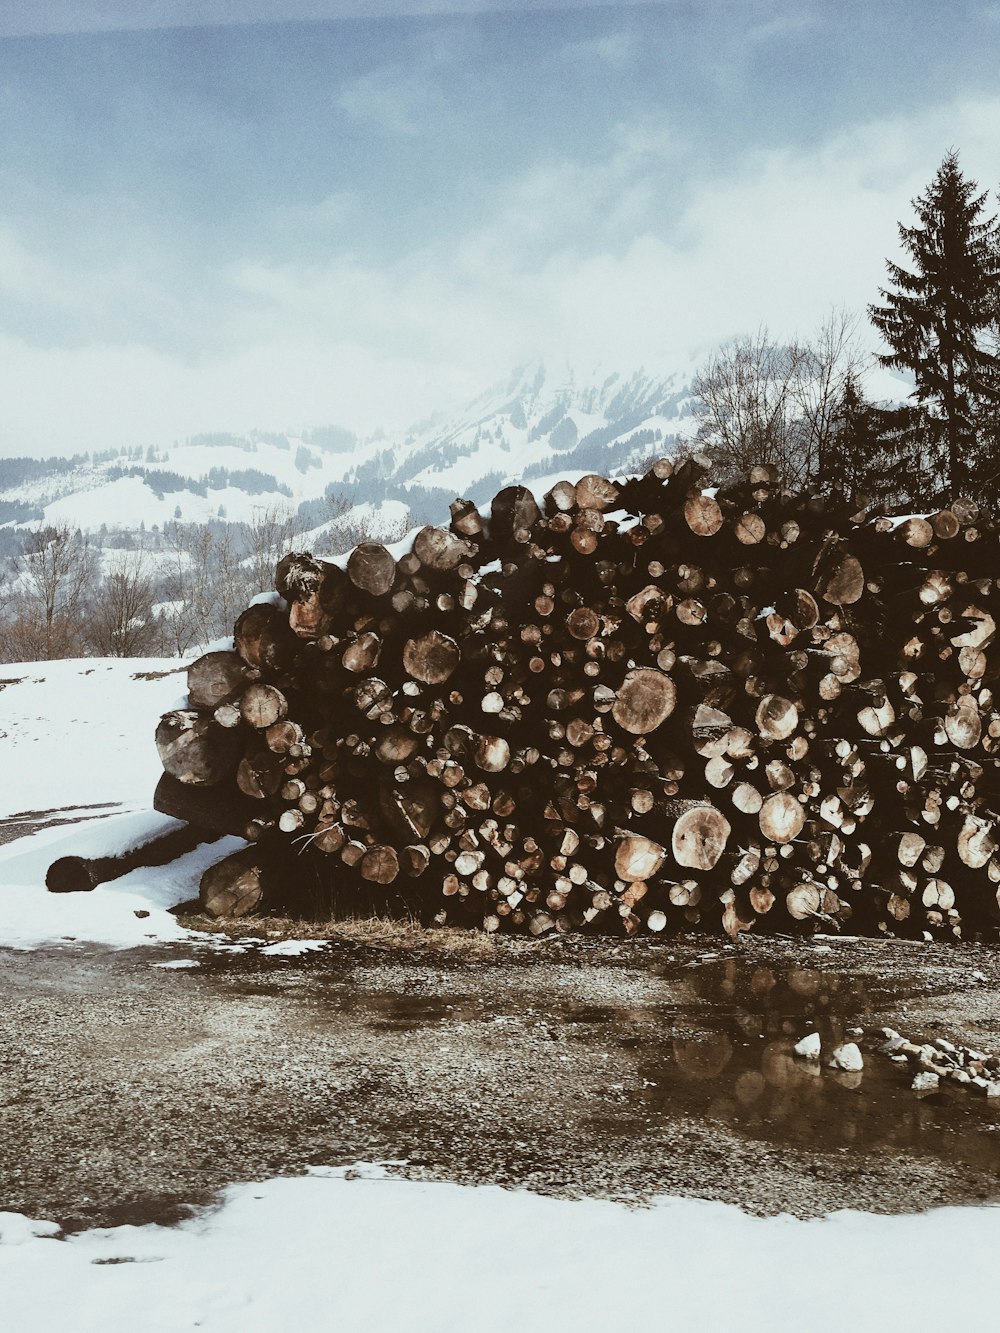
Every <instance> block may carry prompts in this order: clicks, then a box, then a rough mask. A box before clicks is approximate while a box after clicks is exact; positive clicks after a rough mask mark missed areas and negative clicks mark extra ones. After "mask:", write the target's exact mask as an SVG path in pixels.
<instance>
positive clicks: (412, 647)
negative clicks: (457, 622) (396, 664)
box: [403, 629, 461, 685]
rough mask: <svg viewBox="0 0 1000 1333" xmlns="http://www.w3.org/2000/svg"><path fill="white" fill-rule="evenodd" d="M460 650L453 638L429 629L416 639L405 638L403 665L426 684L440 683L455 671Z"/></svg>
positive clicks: (414, 676) (416, 678)
mask: <svg viewBox="0 0 1000 1333" xmlns="http://www.w3.org/2000/svg"><path fill="white" fill-rule="evenodd" d="M460 658H461V652H460V650H459V647H458V644H457V643H456V642H455V640H454V639H452V638H449V637H448V635H447V634H442V633H441V632H440V631H439V630H436V629H435V630H430V631H429V633H427V634H424V635H421V636H420V638H417V639H407V641H406V644H405V645H404V647H403V666H404V667H405V668H406V670H407V672H408V673H409V674H410V675H411V676H412V677H413V679H414V680H419V681H423V682H424V683H425V684H427V685H441V684H443V683H444V681H446V680H447V679H448V678H449V677H450V676H451V675H452V674H453V672H454V671H455V668H456V667H457V666H458V663H459V661H460Z"/></svg>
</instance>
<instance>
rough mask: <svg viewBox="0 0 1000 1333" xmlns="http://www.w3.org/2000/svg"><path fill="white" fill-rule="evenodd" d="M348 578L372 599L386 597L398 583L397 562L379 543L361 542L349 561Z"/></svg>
mask: <svg viewBox="0 0 1000 1333" xmlns="http://www.w3.org/2000/svg"><path fill="white" fill-rule="evenodd" d="M347 577H348V578H349V579H350V581H351V582H352V583H353V584H354V586H355V588H360V589H361V591H362V592H366V593H368V594H369V595H370V596H371V597H384V596H385V595H386V594H387V593H388V592H390V591H391V590H392V585H393V584H394V583H395V581H396V561H395V560H394V559H393V557H392V555H391V554H390V552H389V551H387V550H386V548H385V547H384V546H382V545H380V544H379V543H378V542H361V543H360V544H359V545H358V546H355V548H354V550H353V551H352V552H351V555H350V558H349V559H348V561H347Z"/></svg>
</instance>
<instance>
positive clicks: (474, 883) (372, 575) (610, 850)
mask: <svg viewBox="0 0 1000 1333" xmlns="http://www.w3.org/2000/svg"><path fill="white" fill-rule="evenodd" d="M705 467H706V462H705V460H704V459H701V458H699V457H697V456H696V457H694V458H686V459H683V460H675V461H674V462H671V461H669V460H661V461H660V462H657V463H656V464H655V465H654V466H653V467H652V468H651V470H650V471H649V472H647V473H646V475H645V476H642V477H636V478H632V479H629V480H627V481H624V482H621V483H613V482H611V481H608V480H606V479H605V478H602V477H598V476H589V477H585V478H583V480H581V481H579V482H577V483H576V484H572V483H570V482H568V481H563V482H559V483H558V484H557V485H556V486H554V487H553V488H552V490H551V491H549V493H548V494H547V495H546V496H545V498H544V501H543V504H542V506H541V507H540V506H539V504H538V503H537V502H536V499H535V497H534V496H533V495H532V494H531V492H530V491H528V490H526V489H524V488H522V487H510V488H508V489H506V490H503V491H501V492H500V493H499V494H498V495H497V496H496V498H495V500H494V502H493V504H492V506H491V509H490V512H489V513H483V512H480V511H479V510H478V509H477V508H476V506H474V505H473V504H471V503H469V502H468V501H462V500H457V501H455V503H454V504H453V505H452V516H451V523H450V525H449V526H448V527H447V528H445V527H441V528H433V527H426V528H423V529H421V530H420V531H419V532H417V533H416V535H415V537H414V538H413V540H412V542H410V543H407V544H406V545H407V547H408V548H409V549H406V550H405V553H403V554H401V555H394V554H393V553H392V552H390V551H389V550H387V549H386V548H385V547H383V546H380V545H378V544H375V543H371V542H366V543H363V544H362V545H360V546H358V547H357V548H356V549H355V550H354V551H353V552H352V553H351V555H350V556H349V557H348V558H346V559H344V560H342V561H339V562H331V561H323V560H318V559H315V558H313V557H312V556H311V555H308V554H293V555H289V556H286V557H285V558H284V559H283V560H282V561H281V562H280V564H279V565H278V569H277V590H278V594H279V595H276V596H274V597H272V598H271V599H270V600H268V599H264V600H261V601H259V602H258V603H257V604H255V605H252V606H251V607H249V608H248V609H247V610H246V611H245V612H244V613H243V615H241V616H240V618H239V620H238V621H237V623H236V627H235V635H234V645H235V647H234V651H231V652H213V653H210V654H208V655H207V656H205V657H202V658H201V659H199V660H198V661H196V662H195V663H194V664H193V665H192V667H191V668H190V671H189V680H188V684H189V694H190V707H189V708H187V709H184V710H181V711H177V712H173V713H169V714H167V715H166V716H165V717H164V718H163V720H162V721H161V723H160V726H159V729H158V731H157V744H158V746H159V751H160V756H161V759H162V761H163V765H164V768H165V770H166V772H167V774H168V775H169V778H168V779H166V780H165V781H166V783H167V788H168V792H167V795H166V796H165V797H164V796H163V795H162V794H161V796H160V798H159V799H158V804H159V805H160V808H163V809H166V810H167V812H168V813H182V814H184V816H185V817H186V818H188V819H189V820H191V821H192V822H197V821H198V820H199V819H204V822H206V823H212V821H213V818H215V819H218V811H220V810H226V811H230V812H231V813H230V814H229V815H228V816H227V818H229V821H230V823H231V824H232V822H233V820H235V821H236V825H237V827H238V828H239V831H241V832H242V833H243V834H244V836H245V837H246V838H247V839H249V840H250V841H251V843H252V844H254V845H253V846H251V847H250V848H249V849H248V850H247V851H246V852H243V853H240V854H238V855H237V857H236V858H231V859H230V861H228V862H223V863H221V865H220V866H218V867H216V868H214V870H213V871H212V872H210V873H209V875H207V876H206V881H205V883H203V886H202V898H203V902H204V903H205V906H206V908H207V910H210V911H214V912H218V913H223V912H239V911H246V910H251V909H253V908H255V907H257V906H259V905H260V903H261V901H262V895H264V896H265V897H266V894H267V887H266V885H265V884H263V882H262V870H261V867H262V865H263V864H264V862H265V860H266V859H267V858H270V865H271V866H272V867H273V866H274V864H275V862H276V860H277V862H278V863H281V864H284V865H285V866H286V868H287V869H288V876H287V877H290V878H294V874H295V867H296V866H298V867H299V868H300V869H301V868H302V867H303V866H305V865H307V864H308V866H309V874H310V875H311V876H313V877H315V874H316V866H317V864H321V865H322V866H323V867H328V868H329V869H328V874H327V876H326V878H327V880H328V882H329V883H330V885H331V886H335V887H337V888H338V890H339V891H340V892H343V891H345V890H346V891H352V886H354V887H355V888H357V889H358V890H361V889H363V888H365V886H369V887H370V886H382V887H386V886H393V891H397V890H399V889H400V888H401V887H402V888H403V889H404V890H405V896H408V897H409V899H410V901H411V902H417V903H419V904H420V905H421V907H422V908H423V909H425V910H426V913H427V915H428V916H429V917H432V918H433V919H435V920H438V921H445V920H448V921H451V920H470V919H475V920H478V921H481V922H482V923H483V924H484V926H485V928H486V929H487V930H490V931H492V930H497V929H499V928H501V927H521V928H524V929H526V930H529V931H531V932H532V933H533V934H535V935H541V934H543V933H545V932H548V931H553V930H554V931H558V932H566V931H570V930H575V929H579V928H583V927H592V928H598V929H615V930H618V931H624V932H626V933H628V934H635V933H636V932H639V931H641V930H650V931H654V932H656V931H662V930H664V929H665V928H668V927H670V926H671V925H679V926H682V927H683V926H688V927H695V926H697V927H700V928H709V929H715V928H717V927H718V926H720V925H721V926H722V928H723V929H724V930H725V931H727V932H728V933H729V934H730V935H731V936H734V937H735V936H736V935H738V933H739V932H741V931H744V930H747V929H749V928H750V927H751V926H755V925H757V926H759V927H761V928H770V929H782V930H787V929H789V927H791V926H795V927H797V928H800V929H801V928H804V929H820V928H822V929H839V928H840V927H841V926H842V924H843V923H844V922H845V921H846V920H847V919H848V918H852V925H851V929H852V930H871V931H876V930H882V931H888V932H893V933H897V932H903V933H906V932H910V933H919V932H926V931H930V932H932V933H934V934H938V935H954V936H957V935H960V934H961V933H962V931H963V929H965V931H966V932H969V931H970V930H971V931H977V932H978V931H982V930H986V929H992V927H993V924H994V923H995V922H996V921H997V920H1000V912H998V889H997V885H998V884H1000V851H998V847H1000V828H998V824H1000V815H998V814H997V813H996V812H997V811H998V810H1000V780H998V778H1000V774H998V769H997V765H998V760H1000V707H998V706H997V704H996V702H995V701H994V698H993V694H992V688H991V687H992V683H993V680H994V677H995V676H996V674H997V670H998V666H1000V658H998V655H997V650H996V648H995V646H994V638H995V631H996V625H995V621H994V613H995V610H996V606H997V603H998V592H997V574H998V572H1000V548H998V533H997V531H996V529H994V528H992V527H988V526H986V525H983V524H980V523H979V522H978V519H979V515H978V512H977V509H976V506H975V505H974V504H972V503H970V502H956V503H955V504H954V505H953V506H952V507H951V508H950V509H946V510H943V511H941V512H939V513H936V514H934V515H932V516H930V517H926V518H924V517H911V518H907V519H905V520H898V519H891V518H889V517H886V516H884V515H880V514H878V513H876V512H873V511H869V510H864V509H861V510H858V509H857V508H856V507H854V506H852V505H849V504H846V503H844V502H840V501H830V500H826V501H824V500H823V499H821V498H818V497H810V496H804V495H798V494H792V493H790V492H788V491H786V490H783V489H781V488H780V487H779V486H778V484H777V482H776V479H775V477H774V475H773V473H772V472H771V471H769V470H768V469H767V468H758V469H755V470H754V472H753V473H752V474H751V475H750V476H749V477H748V478H747V479H746V480H745V481H743V482H741V483H740V484H735V485H730V486H726V487H724V488H722V489H719V490H717V491H714V492H713V491H711V490H703V489H702V488H701V486H700V484H699V483H700V481H701V479H702V477H703V475H704V470H705ZM162 787H163V784H161V788H162ZM178 791H182V792H183V794H184V797H185V800H184V802H182V804H183V806H184V808H183V810H181V809H179V808H178V803H177V800H176V799H173V798H171V796H170V792H173V793H175V795H176V792H178ZM213 811H215V814H214V815H213ZM279 847H284V848H285V849H286V852H287V854H286V855H284V857H282V854H281V853H280V852H278V853H276V851H275V849H276V848H279ZM265 851H266V853H267V856H266V857H265V855H264V853H265ZM297 854H299V859H297Z"/></svg>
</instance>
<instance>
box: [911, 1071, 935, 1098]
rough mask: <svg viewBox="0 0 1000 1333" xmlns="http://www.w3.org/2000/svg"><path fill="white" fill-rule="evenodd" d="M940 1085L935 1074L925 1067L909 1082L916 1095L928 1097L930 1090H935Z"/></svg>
mask: <svg viewBox="0 0 1000 1333" xmlns="http://www.w3.org/2000/svg"><path fill="white" fill-rule="evenodd" d="M940 1086H941V1080H940V1079H939V1078H938V1076H937V1074H932V1073H930V1071H929V1070H926V1069H922V1070H921V1071H920V1073H919V1074H917V1075H916V1076H915V1077H914V1079H913V1082H912V1083H911V1084H910V1087H911V1088H912V1089H913V1091H914V1092H915V1093H916V1094H917V1096H918V1097H928V1096H930V1094H931V1093H932V1092H937V1091H938V1089H939V1088H940Z"/></svg>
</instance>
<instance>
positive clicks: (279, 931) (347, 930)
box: [177, 912, 496, 961]
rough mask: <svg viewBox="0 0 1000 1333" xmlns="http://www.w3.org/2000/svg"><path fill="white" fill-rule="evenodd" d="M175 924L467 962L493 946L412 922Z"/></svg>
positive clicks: (489, 953)
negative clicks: (337, 943) (342, 943)
mask: <svg viewBox="0 0 1000 1333" xmlns="http://www.w3.org/2000/svg"><path fill="white" fill-rule="evenodd" d="M177 916H178V920H179V921H180V923H181V925H183V926H186V927H187V928H188V929H189V930H197V931H200V932H201V933H202V934H206V935H225V936H227V938H229V939H232V940H240V939H247V938H258V939H259V938H261V937H264V938H266V939H267V940H268V941H269V942H271V943H273V942H275V941H277V940H333V941H342V942H344V943H347V944H356V945H361V946H364V947H370V948H376V949H387V950H391V951H398V952H399V953H423V954H433V955H434V956H436V957H440V958H449V959H455V960H462V959H467V960H469V961H476V960H485V959H489V958H492V957H493V956H494V954H495V951H496V945H495V942H494V939H493V937H492V936H491V935H486V934H484V933H483V932H482V931H479V930H474V929H462V928H460V927H458V926H424V925H422V924H421V923H420V922H419V921H418V920H417V919H416V918H415V917H388V916H358V917H331V918H328V919H327V920H325V921H303V920H302V919H301V918H300V917H287V916H253V917H218V918H216V917H208V916H205V915H203V914H202V913H200V912H191V913H183V912H180V913H178V914H177Z"/></svg>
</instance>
